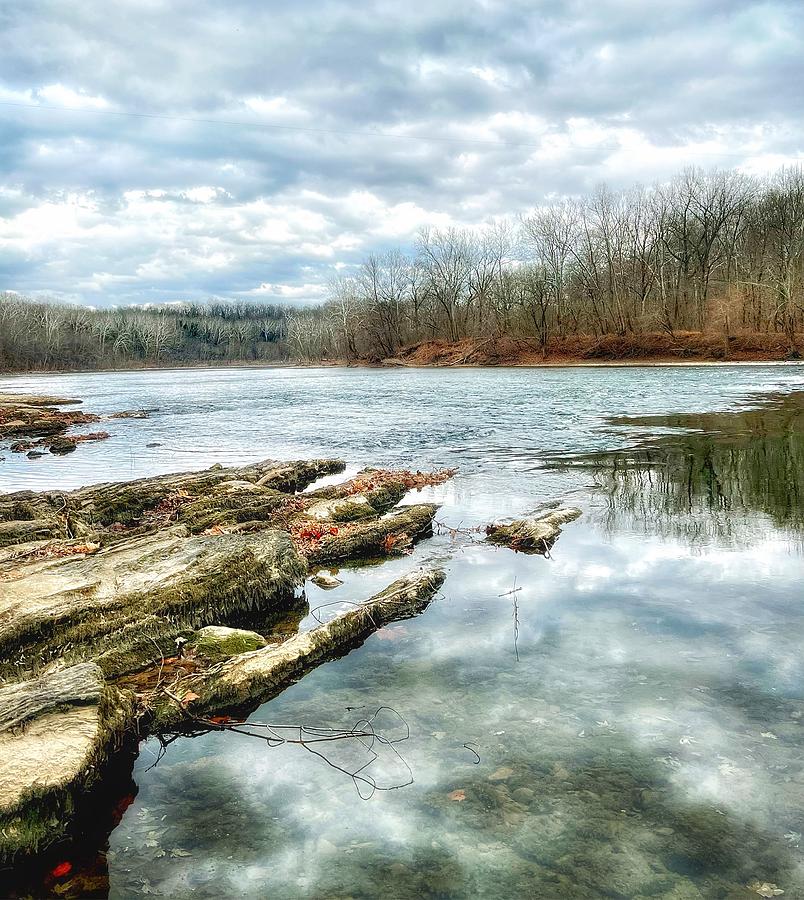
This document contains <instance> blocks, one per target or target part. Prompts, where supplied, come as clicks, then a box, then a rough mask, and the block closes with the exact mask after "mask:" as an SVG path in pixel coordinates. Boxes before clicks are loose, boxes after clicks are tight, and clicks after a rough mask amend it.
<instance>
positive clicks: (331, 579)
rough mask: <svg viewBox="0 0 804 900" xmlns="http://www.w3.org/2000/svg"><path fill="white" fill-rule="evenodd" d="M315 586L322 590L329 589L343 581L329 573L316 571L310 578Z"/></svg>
mask: <svg viewBox="0 0 804 900" xmlns="http://www.w3.org/2000/svg"><path fill="white" fill-rule="evenodd" d="M310 581H312V582H313V584H314V585H315V586H316V587H320V588H321V589H322V590H324V591H331V590H333V589H334V588H336V587H340V586H341V585H342V584H343V582H342V581H341V580H340V578H336V577H335V576H334V575H330V574H328V573H327V572H318V573H317V574H315V575H313V577H312V578H311V579H310Z"/></svg>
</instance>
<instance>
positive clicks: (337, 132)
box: [0, 100, 804, 160]
mask: <svg viewBox="0 0 804 900" xmlns="http://www.w3.org/2000/svg"><path fill="white" fill-rule="evenodd" d="M0 106H6V107H13V108H15V109H30V110H43V111H49V112H69V113H86V114H89V115H96V116H113V117H117V118H128V119H154V120H157V121H166V122H187V123H191V124H195V125H224V126H227V127H235V128H262V129H268V130H274V131H293V132H300V133H303V134H327V135H334V136H343V137H363V138H366V137H371V138H384V139H386V140H395V141H423V142H426V143H439V144H456V145H457V144H464V145H471V146H479V147H521V148H524V149H531V150H544V149H545V147H544V145H543V144H535V143H532V142H526V141H505V140H484V139H481V138H458V137H444V136H442V135H433V134H428V135H418V134H398V133H396V132H389V131H360V130H355V129H348V128H312V127H309V126H305V125H282V124H278V123H275V122H245V121H240V120H233V119H203V118H196V117H194V116H172V115H167V114H165V113H146V112H126V111H119V110H112V109H82V108H80V107H75V106H50V105H45V104H37V103H15V102H13V101H10V100H0ZM572 149H573V150H600V149H605V146H601V145H600V144H589V145H586V146H583V145H578V144H573V145H572ZM615 149H616V152H617V153H642V152H643V150H642V149H641V148H633V149H629V148H628V147H622V146H618V147H616V148H615ZM678 149H680V150H684V149H685V148H684V147H679V148H678ZM695 155H696V156H712V157H729V158H734V159H745V158H746V157H750V156H751V155H752V154H751V153H750V152H748V151H747V152H746V153H728V152H719V151H718V152H716V153H711V152H702V151H696V152H695ZM754 155H756V154H754ZM779 155H780V156H784V157H785V158H786V159H792V160H804V157H802V156H790V155H788V154H786V153H780V154H779Z"/></svg>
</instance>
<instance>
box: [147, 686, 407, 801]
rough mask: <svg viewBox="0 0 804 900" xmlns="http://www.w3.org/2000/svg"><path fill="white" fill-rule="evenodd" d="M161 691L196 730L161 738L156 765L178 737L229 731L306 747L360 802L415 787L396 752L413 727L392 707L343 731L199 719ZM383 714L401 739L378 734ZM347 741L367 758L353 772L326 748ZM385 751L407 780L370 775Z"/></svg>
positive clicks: (277, 743)
mask: <svg viewBox="0 0 804 900" xmlns="http://www.w3.org/2000/svg"><path fill="white" fill-rule="evenodd" d="M162 692H163V693H164V694H165V695H166V696H167V697H168V698H169V699H170V700H172V701H173V702H174V703H176V704H178V705H179V706H180V707H181V709H182V710H183V712H184V713H185V714H186V715H187V717H188V720H189V722H190V723H191V724H192V725H194V726H196V728H195V730H193V731H190V732H188V731H182V732H179V733H176V734H173V735H169V736H162V737H160V738H159V740H160V744H161V747H160V751H159V755H158V757H157V760H156V762H154V764H153V765H156V764H157V763H158V762H159V761H160V759H161V758H162V757H163V756H164V753H165V751H166V748H167V745H168V744H170V743H172V742H173V741H175V740H176V739H177V738H178V737H181V736H189V735H198V734H203V733H205V732H208V731H230V732H234V733H235V734H242V735H245V736H246V737H251V738H255V739H257V740H261V741H264V742H265V744H267V746H268V747H270V748H272V749H273V748H275V747H281V746H283V745H294V746H299V747H302V748H304V749H305V750H306V751H307V752H308V753H311V754H312V755H313V756H317V757H318V758H319V759H322V760H323V761H324V762H325V763H326V764H327V765H328V766H330V767H331V768H333V769H335V770H336V771H338V772H342V773H343V774H344V775H347V776H348V777H349V778H351V779H352V782H353V783H354V786H355V790H356V791H357V794H358V796H359V797H360V799H361V800H370V799H371V798H372V797H373V796H374V794H375V793H376V792H377V791H395V790H399V788H403V787H407V786H408V785H411V784H413V771H412V770H411V768H410V766H409V765H408V764H407V762H406V761H405V759H404V757H403V756H402V754H401V753H400V752H399V750H398V749H397V745H398V744H401V743H403V742H404V741H407V740H408V739H409V738H410V727H409V726H408V723H407V722H406V721H405V719H404V718H403V717H402V715H400V713H399V712H397V710H395V709H394V708H393V707H392V706H380V707H378V708H377V709H376V710H375V712H374V713H372V715H370V716H368V717H367V718H362V719H358V720H357V722H355V724H354V725H353V726H352V727H351V728H346V729H340V728H329V727H325V726H320V725H295V724H294V725H276V724H271V723H268V722H240V721H237V720H232V719H230V718H229V717H228V716H213V717H211V718H207V717H205V716H197V715H194V714H193V713H191V712H190V711H189V710H188V709H187V706H186V704H185V703H183V702H182V700H180V699H179V698H178V697H177V696H176V695H175V694H173V693H171V692H170V691H169V690H168V689H167V688H164V687H163V688H162ZM381 713H391V714H392V715H393V716H395V717H396V719H397V720H398V722H399V724H401V726H402V729H403V730H402V733H401V734H400V735H399V737H389V736H388V735H387V734H386V733H385V732H383V731H378V730H377V729H376V728H375V722H376V719H377V717H378V716H379V715H380V714H381ZM344 741H346V742H356V743H357V744H359V745H360V747H361V748H362V751H363V752H364V753H365V754H366V756H367V757H368V758H367V760H366V762H364V763H363V765H361V766H358V767H357V768H354V769H350V768H347V767H346V766H343V765H340V764H339V763H337V762H335V761H334V760H333V759H331V758H330V757H329V756H328V755H327V754H326V752H324V748H325V747H326V745H329V744H334V743H340V742H344ZM319 748H320V749H319ZM382 748H388V749H389V750H390V751H391V753H393V755H394V756H395V757H396V759H397V760H398V761H399V762H400V763H401V765H402V767H403V769H404V771H405V773H406V775H405V777H404V778H402V779H400V780H398V781H395V782H391V783H389V784H381V783H379V782H378V781H377V779H376V778H375V777H374V775H372V774H371V772H370V771H369V770H370V769H371V767H372V766H373V765H374V763H375V762H377V760H378V759H379V758H380V752H381V750H382Z"/></svg>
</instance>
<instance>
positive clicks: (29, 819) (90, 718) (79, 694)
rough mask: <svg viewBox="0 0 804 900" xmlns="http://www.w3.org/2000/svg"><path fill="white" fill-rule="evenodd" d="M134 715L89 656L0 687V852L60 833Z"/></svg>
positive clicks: (8, 853) (6, 854) (31, 846)
mask: <svg viewBox="0 0 804 900" xmlns="http://www.w3.org/2000/svg"><path fill="white" fill-rule="evenodd" d="M132 718H133V703H132V702H131V698H130V697H127V696H126V695H124V694H122V693H121V692H120V691H118V690H117V688H115V687H113V686H111V685H108V684H106V682H105V681H104V679H103V675H102V673H101V671H100V669H99V668H98V667H97V666H95V665H92V664H91V663H88V664H83V665H78V666H72V667H70V668H66V669H61V670H59V671H56V672H52V673H50V674H47V675H45V676H43V677H40V678H36V679H33V680H30V681H24V682H20V683H18V684H14V685H11V686H8V687H4V688H0V858H6V859H8V858H12V857H13V856H14V855H15V854H17V853H20V852H31V851H34V850H36V849H37V848H39V847H40V846H42V845H46V844H48V843H51V842H52V841H54V840H56V839H58V838H59V837H61V836H62V834H63V833H64V831H65V830H66V828H67V826H68V823H69V819H70V816H71V814H72V808H73V805H74V802H75V798H76V796H77V794H78V793H80V792H82V791H85V790H86V789H87V788H89V787H90V786H91V785H92V784H93V783H94V782H95V781H96V780H97V779H98V778H99V777H100V774H101V772H102V769H103V765H104V763H105V761H106V759H107V758H108V755H109V753H110V751H112V750H113V749H114V748H115V747H116V746H118V744H119V742H120V741H121V740H122V738H123V734H124V732H125V730H126V728H127V727H129V726H130V725H131V722H132Z"/></svg>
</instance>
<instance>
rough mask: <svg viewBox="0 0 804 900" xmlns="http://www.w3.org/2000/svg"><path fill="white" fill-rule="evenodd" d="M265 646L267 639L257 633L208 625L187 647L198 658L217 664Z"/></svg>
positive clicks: (193, 636) (196, 634)
mask: <svg viewBox="0 0 804 900" xmlns="http://www.w3.org/2000/svg"><path fill="white" fill-rule="evenodd" d="M265 644H266V640H265V638H264V637H263V636H262V635H261V634H257V632H256V631H247V630H245V629H243V628H227V627H226V626H225V625H207V626H206V627H204V628H201V629H199V630H198V631H196V632H194V633H193V635H192V637H191V638H190V639H189V640H188V641H187V645H186V646H187V648H188V649H190V650H194V651H195V654H196V656H200V657H203V658H204V659H205V660H207V661H208V662H213V663H215V662H220V661H221V660H223V659H228V658H229V657H230V656H236V655H237V654H238V653H249V652H250V651H251V650H259V649H260V648H261V647H264V646H265Z"/></svg>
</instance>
